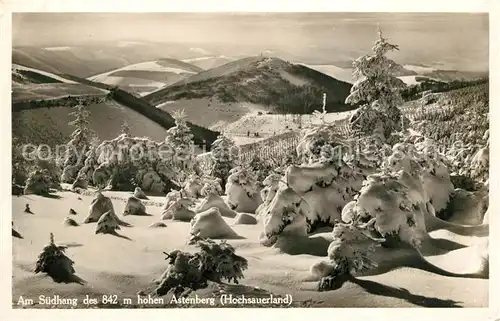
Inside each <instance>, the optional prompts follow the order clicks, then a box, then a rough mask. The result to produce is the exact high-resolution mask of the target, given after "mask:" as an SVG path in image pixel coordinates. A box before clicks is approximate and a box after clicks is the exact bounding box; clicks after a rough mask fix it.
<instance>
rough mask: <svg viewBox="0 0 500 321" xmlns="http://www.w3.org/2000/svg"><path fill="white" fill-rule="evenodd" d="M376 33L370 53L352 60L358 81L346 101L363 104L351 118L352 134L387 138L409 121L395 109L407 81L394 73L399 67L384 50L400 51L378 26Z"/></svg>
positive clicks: (354, 73) (400, 99)
mask: <svg viewBox="0 0 500 321" xmlns="http://www.w3.org/2000/svg"><path fill="white" fill-rule="evenodd" d="M378 36H379V39H378V40H377V41H376V42H375V45H374V46H373V48H372V51H373V54H371V55H365V56H362V57H359V58H358V59H356V60H355V61H354V62H353V69H354V71H353V77H354V78H355V79H356V80H357V81H356V83H355V84H354V85H353V86H352V88H351V93H350V95H349V96H348V97H347V98H346V103H348V104H363V105H362V106H361V108H359V109H358V110H357V111H356V113H354V114H353V116H352V117H351V119H350V125H351V130H352V131H353V132H354V133H356V134H357V135H370V134H373V133H377V132H379V133H380V134H383V135H384V136H385V137H388V136H390V134H391V133H393V132H395V131H400V130H401V129H402V127H403V126H404V125H405V124H406V123H407V122H408V121H407V120H406V119H405V118H404V117H403V116H402V114H401V111H400V110H399V108H398V106H399V105H400V104H401V103H402V102H403V99H402V97H401V89H404V88H405V87H406V84H405V83H404V82H403V81H402V80H401V79H399V78H397V77H396V76H395V73H396V72H397V71H399V70H401V69H402V66H401V65H399V64H397V63H396V62H394V61H393V60H392V59H389V58H387V57H386V54H387V53H389V52H391V51H395V50H399V47H398V46H397V45H393V44H391V43H389V42H387V39H386V38H384V36H383V34H382V31H381V30H380V28H379V31H378Z"/></svg>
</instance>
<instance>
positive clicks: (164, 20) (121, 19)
mask: <svg viewBox="0 0 500 321" xmlns="http://www.w3.org/2000/svg"><path fill="white" fill-rule="evenodd" d="M378 24H379V25H380V26H381V27H382V29H383V31H384V34H385V35H386V36H387V37H388V38H390V39H391V41H392V42H393V43H396V44H398V45H399V46H400V47H401V54H403V52H404V55H406V56H411V55H415V56H418V57H422V56H425V55H430V53H432V54H433V55H434V56H441V57H442V58H443V59H448V58H449V59H455V60H461V61H462V62H463V65H464V66H466V65H471V64H474V62H476V63H477V64H478V65H479V64H480V65H483V66H484V65H485V66H487V65H488V38H489V34H488V15H487V14H459V13H448V14H427V13H426V14H416V13H412V14H404V13H388V14H380V13H379V14H370V13H315V14H306V13H298V14H297V13H280V14H262V13H257V14H243V13H237V14H230V13H218V14H211V13H109V14H108V13H105V14H102V13H91V14H89V13H17V14H14V15H13V44H14V46H16V45H36V46H50V45H65V44H67V45H77V44H80V45H85V44H89V43H92V42H96V41H106V42H110V41H117V40H142V41H157V42H190V43H196V44H203V43H214V42H217V43H223V44H233V45H241V44H245V45H259V46H267V47H269V48H270V49H280V50H291V49H292V50H304V49H303V48H309V49H308V50H314V48H321V49H325V48H342V49H343V50H346V51H349V50H354V51H357V50H367V49H368V50H369V49H370V48H371V46H372V45H373V41H374V40H375V37H376V29H377V25H378ZM311 48H312V49H311ZM445 56H446V57H447V58H445ZM434 59H435V58H434ZM469 69H470V68H469Z"/></svg>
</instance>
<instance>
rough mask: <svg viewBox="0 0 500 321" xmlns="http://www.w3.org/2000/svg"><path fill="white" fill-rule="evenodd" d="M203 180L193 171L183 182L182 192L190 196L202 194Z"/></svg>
mask: <svg viewBox="0 0 500 321" xmlns="http://www.w3.org/2000/svg"><path fill="white" fill-rule="evenodd" d="M203 186H204V184H203V180H202V178H201V177H200V176H198V175H197V174H195V173H193V174H191V175H190V176H189V177H188V178H187V180H186V181H185V182H184V187H183V188H182V189H183V191H184V193H185V194H186V195H187V196H188V197H191V198H198V197H200V196H202V195H203V194H202V189H203Z"/></svg>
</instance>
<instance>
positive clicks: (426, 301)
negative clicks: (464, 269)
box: [349, 278, 462, 308]
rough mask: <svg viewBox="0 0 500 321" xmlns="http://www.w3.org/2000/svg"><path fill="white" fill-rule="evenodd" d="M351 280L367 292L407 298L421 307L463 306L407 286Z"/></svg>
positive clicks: (406, 299) (407, 300)
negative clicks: (419, 292) (397, 286)
mask: <svg viewBox="0 0 500 321" xmlns="http://www.w3.org/2000/svg"><path fill="white" fill-rule="evenodd" d="M349 281H350V282H352V283H354V284H356V285H359V286H360V287H362V288H363V289H365V291H366V292H368V293H370V294H374V295H379V296H387V297H393V298H398V299H402V300H405V301H406V302H409V303H412V304H415V305H418V306H421V307H429V308H430V307H441V308H461V307H462V306H461V305H459V304H458V303H460V302H458V301H453V300H443V299H439V298H433V297H426V296H423V295H416V294H412V293H410V291H408V290H407V289H405V288H395V287H392V286H388V285H384V284H381V283H378V282H374V281H369V280H360V279H357V278H351V279H350V280H349Z"/></svg>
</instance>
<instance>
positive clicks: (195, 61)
mask: <svg viewBox="0 0 500 321" xmlns="http://www.w3.org/2000/svg"><path fill="white" fill-rule="evenodd" d="M234 60H235V59H234V58H230V57H226V56H206V57H198V58H190V59H183V60H182V61H184V62H187V63H189V64H191V65H194V66H198V67H200V68H202V69H204V70H208V69H213V68H217V67H220V66H222V65H225V64H227V63H229V62H231V61H234Z"/></svg>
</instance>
